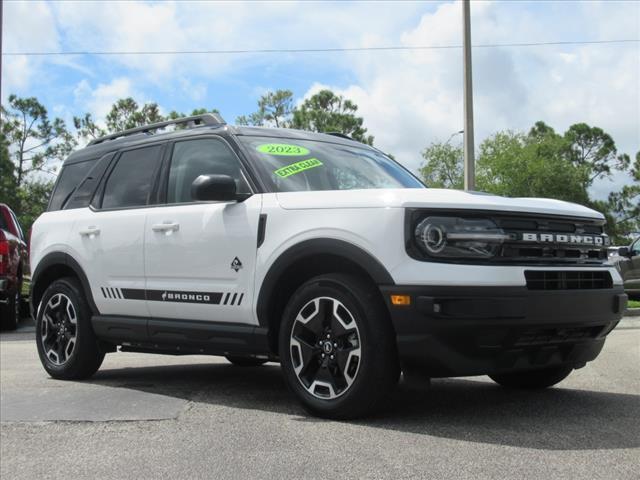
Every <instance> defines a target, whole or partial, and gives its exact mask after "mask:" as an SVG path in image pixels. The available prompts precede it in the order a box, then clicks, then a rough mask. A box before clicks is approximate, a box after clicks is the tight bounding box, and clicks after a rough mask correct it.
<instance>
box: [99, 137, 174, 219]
mask: <svg viewBox="0 0 640 480" xmlns="http://www.w3.org/2000/svg"><path fill="white" fill-rule="evenodd" d="M161 152H162V146H161V145H153V146H150V147H145V148H138V149H135V150H128V151H125V152H123V153H122V155H121V156H120V158H119V159H118V161H117V163H116V166H115V167H114V168H113V170H112V171H111V174H110V175H109V178H108V179H107V183H106V185H105V188H104V196H103V197H102V208H130V207H140V206H144V205H147V203H148V201H149V196H150V193H151V189H152V187H153V182H154V179H155V175H156V171H157V169H158V166H159V165H160V161H161Z"/></svg>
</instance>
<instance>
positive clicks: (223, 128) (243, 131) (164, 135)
mask: <svg viewBox="0 0 640 480" xmlns="http://www.w3.org/2000/svg"><path fill="white" fill-rule="evenodd" d="M211 132H215V133H216V134H218V135H221V136H225V135H247V136H262V137H273V138H283V139H284V138H287V139H299V140H314V141H320V142H330V143H337V144H341V145H349V146H354V144H356V145H358V146H360V147H365V148H371V147H369V146H368V145H364V144H362V143H360V142H357V141H355V140H350V139H347V138H344V137H341V136H336V135H332V134H328V133H315V132H307V131H304V130H294V129H291V128H269V127H245V126H232V125H226V124H219V125H215V126H210V125H202V126H195V127H193V128H186V129H180V130H173V131H169V132H162V131H159V132H158V133H150V132H148V133H144V132H140V133H134V134H132V135H127V136H122V137H119V138H116V139H113V140H109V139H106V140H105V141H100V142H99V143H94V144H89V145H87V146H86V147H85V148H82V149H80V150H77V151H75V152H73V153H72V154H71V155H69V157H67V159H66V160H65V161H64V164H63V165H71V164H74V163H80V162H83V161H86V160H90V159H96V158H100V157H102V156H103V155H106V154H107V153H110V152H113V151H115V150H120V149H122V148H129V147H135V146H142V145H145V144H147V143H151V142H155V141H167V140H174V139H178V138H182V137H192V136H196V135H206V134H208V133H211Z"/></svg>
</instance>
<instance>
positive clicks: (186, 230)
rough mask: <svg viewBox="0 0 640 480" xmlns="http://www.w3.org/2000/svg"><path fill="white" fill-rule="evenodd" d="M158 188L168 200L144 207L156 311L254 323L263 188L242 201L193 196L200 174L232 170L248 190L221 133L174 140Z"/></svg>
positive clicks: (151, 302) (188, 317) (147, 267)
mask: <svg viewBox="0 0 640 480" xmlns="http://www.w3.org/2000/svg"><path fill="white" fill-rule="evenodd" d="M171 149H172V150H171V154H170V155H169V158H170V161H169V163H168V169H167V171H166V172H165V175H164V178H163V182H162V188H163V189H164V198H165V199H166V205H164V206H162V207H159V208H155V209H152V210H149V213H148V215H147V221H146V226H145V231H144V237H145V249H144V258H145V261H144V262H145V270H146V277H147V281H146V285H147V303H148V308H149V312H150V314H151V316H152V317H154V318H166V319H176V320H202V321H212V322H232V323H249V324H251V323H254V320H253V315H252V299H253V291H254V284H253V278H254V270H255V259H256V252H257V231H258V220H259V217H260V209H261V201H262V198H261V195H253V196H251V197H249V198H248V199H247V200H245V201H244V202H235V201H227V202H196V201H194V200H192V198H191V184H192V183H193V181H194V180H195V179H196V178H197V177H198V176H200V175H205V174H223V175H229V176H231V177H232V178H233V179H234V180H235V181H236V185H237V189H238V191H240V192H251V189H250V187H249V185H248V182H247V180H246V178H247V177H246V175H245V172H244V171H243V167H242V166H241V163H240V161H239V158H238V157H237V156H236V154H235V153H234V151H233V150H232V149H231V147H230V146H229V144H228V143H227V142H226V141H225V140H224V139H222V138H220V137H218V136H215V135H212V136H208V137H202V136H199V137H197V138H192V139H186V140H181V141H177V142H175V143H174V144H173V145H172V146H171Z"/></svg>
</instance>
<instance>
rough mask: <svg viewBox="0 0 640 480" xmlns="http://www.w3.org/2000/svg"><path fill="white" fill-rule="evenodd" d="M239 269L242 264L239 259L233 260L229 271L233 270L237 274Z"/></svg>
mask: <svg viewBox="0 0 640 480" xmlns="http://www.w3.org/2000/svg"><path fill="white" fill-rule="evenodd" d="M241 268H242V262H241V261H240V259H239V258H238V257H236V258H234V259H233V262H231V270H234V271H235V272H236V273H237V272H238V270H240V269H241Z"/></svg>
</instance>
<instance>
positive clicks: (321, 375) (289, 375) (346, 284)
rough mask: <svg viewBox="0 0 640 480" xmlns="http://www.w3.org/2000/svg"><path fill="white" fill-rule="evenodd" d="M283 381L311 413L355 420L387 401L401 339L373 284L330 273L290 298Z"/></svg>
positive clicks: (282, 356)
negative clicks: (398, 340)
mask: <svg viewBox="0 0 640 480" xmlns="http://www.w3.org/2000/svg"><path fill="white" fill-rule="evenodd" d="M279 350H280V362H281V364H282V370H283V373H284V376H285V380H286V382H287V384H288V386H289V388H290V389H291V391H292V392H293V393H294V394H295V395H296V397H297V398H298V400H300V402H301V403H302V405H303V407H304V408H305V409H306V410H307V411H308V412H310V413H311V414H313V415H317V416H320V417H325V418H334V419H352V418H357V417H361V416H364V415H368V414H370V413H372V412H374V411H376V410H378V409H380V407H381V406H382V405H383V404H384V403H385V401H386V400H387V398H388V396H389V394H390V392H391V390H392V389H393V388H394V387H395V385H396V384H397V382H398V378H399V375H400V365H399V361H398V353H397V348H396V337H395V333H394V330H393V327H392V325H391V322H390V319H389V316H388V313H387V307H386V306H385V305H384V303H383V302H382V299H381V298H380V293H379V292H378V291H377V289H376V288H375V286H373V285H370V284H369V283H368V282H365V281H364V280H362V279H361V278H359V277H356V276H353V275H346V274H328V275H321V276H318V277H315V278H313V279H311V280H309V281H307V282H306V283H304V284H303V285H302V286H301V287H300V288H299V289H298V290H297V291H296V292H295V293H294V294H293V296H292V297H291V299H290V300H289V303H288V304H287V306H286V308H285V310H284V313H283V323H282V325H281V329H280V342H279Z"/></svg>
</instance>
